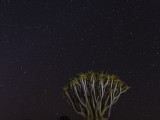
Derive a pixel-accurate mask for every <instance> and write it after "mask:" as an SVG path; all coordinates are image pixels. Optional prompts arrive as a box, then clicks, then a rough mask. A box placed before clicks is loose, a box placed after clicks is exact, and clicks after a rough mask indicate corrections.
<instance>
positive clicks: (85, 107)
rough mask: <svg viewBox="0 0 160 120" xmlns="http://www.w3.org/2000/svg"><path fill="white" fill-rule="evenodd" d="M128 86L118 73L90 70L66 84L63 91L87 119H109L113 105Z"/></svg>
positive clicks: (77, 111) (78, 112) (73, 105)
mask: <svg viewBox="0 0 160 120" xmlns="http://www.w3.org/2000/svg"><path fill="white" fill-rule="evenodd" d="M128 88H129V87H128V86H127V85H126V84H125V83H124V82H122V81H121V80H120V79H119V77H118V76H116V75H113V74H108V73H103V72H102V73H94V72H88V73H81V74H79V75H78V76H77V77H75V78H73V79H72V80H71V81H70V84H69V85H66V86H64V88H63V93H64V96H65V98H67V100H68V102H69V103H70V104H71V105H72V107H73V109H74V110H75V112H76V113H77V114H79V115H82V116H83V117H84V119H85V120H104V119H106V120H108V119H109V117H110V113H111V108H112V105H114V104H115V103H116V102H117V100H118V99H119V97H120V95H121V94H122V93H124V92H126V91H127V90H128ZM104 116H106V118H104Z"/></svg>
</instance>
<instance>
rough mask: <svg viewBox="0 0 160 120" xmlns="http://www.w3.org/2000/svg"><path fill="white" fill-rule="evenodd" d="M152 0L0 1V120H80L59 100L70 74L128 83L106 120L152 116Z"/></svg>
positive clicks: (158, 12)
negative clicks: (111, 76) (63, 118)
mask: <svg viewBox="0 0 160 120" xmlns="http://www.w3.org/2000/svg"><path fill="white" fill-rule="evenodd" d="M159 6H160V2H159V1H152V2H151V1H150V2H147V1H145V0H123V1H118V0H111V1H108V0H102V1H98V0H94V1H93V0H79V1H78V0H52V1H48V0H31V1H28V0H0V96H1V98H0V119H1V120H24V119H29V120H55V119H57V118H58V117H59V116H60V115H67V116H69V117H70V119H71V120H73V119H81V117H80V116H78V115H76V113H75V112H74V111H73V110H72V108H71V106H70V105H69V104H68V103H67V101H66V100H65V99H64V98H63V96H62V95H61V92H62V87H63V86H64V85H65V84H67V83H69V79H70V78H73V77H74V76H75V75H76V74H78V73H81V72H88V71H95V72H100V71H108V72H110V73H115V74H117V75H118V76H119V77H120V78H121V79H122V80H123V81H124V82H125V83H127V84H128V85H129V86H131V89H129V90H128V91H127V92H126V93H125V94H123V95H122V96H121V97H120V99H119V101H118V102H117V104H116V105H114V106H113V110H112V112H111V118H110V120H116V119H123V120H153V119H157V120H158V119H160V114H159V113H160V104H159V101H160V96H159V91H160V75H159V74H160V62H159V61H160V7H159Z"/></svg>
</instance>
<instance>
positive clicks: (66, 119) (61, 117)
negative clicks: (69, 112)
mask: <svg viewBox="0 0 160 120" xmlns="http://www.w3.org/2000/svg"><path fill="white" fill-rule="evenodd" d="M58 120H70V118H69V117H68V116H66V115H62V116H60V117H59V118H58Z"/></svg>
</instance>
